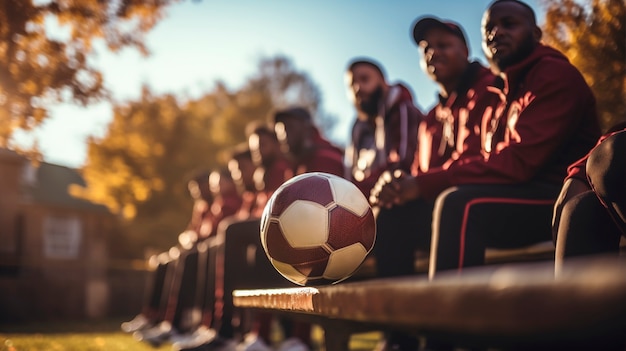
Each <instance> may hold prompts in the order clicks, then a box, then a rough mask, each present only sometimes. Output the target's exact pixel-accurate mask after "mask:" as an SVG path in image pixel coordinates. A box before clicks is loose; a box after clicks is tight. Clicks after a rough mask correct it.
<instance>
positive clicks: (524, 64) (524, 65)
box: [504, 43, 569, 85]
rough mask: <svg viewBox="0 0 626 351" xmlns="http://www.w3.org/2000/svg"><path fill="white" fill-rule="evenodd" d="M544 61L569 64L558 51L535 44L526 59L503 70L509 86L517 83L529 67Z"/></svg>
mask: <svg viewBox="0 0 626 351" xmlns="http://www.w3.org/2000/svg"><path fill="white" fill-rule="evenodd" d="M545 59H553V60H562V61H565V62H569V60H568V59H567V57H566V56H565V55H563V54H562V53H561V52H560V51H558V50H556V49H554V48H552V47H550V46H547V45H544V44H541V43H540V44H537V47H535V49H534V50H533V51H532V52H531V53H530V55H528V57H526V58H525V59H524V60H522V61H520V62H518V63H516V64H514V65H512V66H510V67H507V68H506V69H505V70H504V73H505V74H506V76H507V80H508V81H509V85H511V83H512V82H517V81H518V80H519V79H522V78H521V77H523V76H524V75H525V74H526V73H527V72H528V70H529V69H530V67H532V66H534V65H535V64H536V63H537V62H538V61H539V60H545Z"/></svg>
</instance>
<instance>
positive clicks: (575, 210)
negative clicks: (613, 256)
mask: <svg viewBox="0 0 626 351" xmlns="http://www.w3.org/2000/svg"><path fill="white" fill-rule="evenodd" d="M559 223H560V224H559V232H558V238H557V247H556V252H555V256H556V260H557V261H560V260H562V259H563V258H564V257H573V256H581V255H591V254H600V253H611V252H613V253H617V252H618V251H619V241H620V237H621V231H620V229H619V227H618V226H617V225H616V224H615V222H614V221H613V219H612V218H611V216H610V215H609V212H608V211H607V209H606V208H605V207H604V206H603V205H602V203H600V200H599V199H598V197H597V196H596V194H595V193H594V192H593V191H587V192H584V193H582V194H579V195H577V196H575V197H573V198H572V199H571V200H569V201H568V202H567V203H566V204H565V205H564V206H563V211H562V212H561V219H560V222H559Z"/></svg>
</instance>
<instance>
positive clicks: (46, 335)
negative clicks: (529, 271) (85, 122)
mask: <svg viewBox="0 0 626 351" xmlns="http://www.w3.org/2000/svg"><path fill="white" fill-rule="evenodd" d="M121 321H122V320H105V321H94V322H91V321H85V322H48V323H31V324H17V325H6V324H5V325H2V324H0V351H101V350H102V351H104V350H106V351H124V350H132V351H161V350H168V351H169V350H172V346H171V345H170V344H164V345H162V346H160V347H158V348H154V347H152V346H150V345H148V344H146V343H143V342H139V341H137V340H135V339H133V337H132V335H129V334H126V333H123V332H122V331H121V330H120V328H119V326H120V323H121ZM313 338H314V339H315V341H316V344H321V340H322V338H323V332H322V331H321V329H319V328H315V329H314V331H313ZM379 338H380V334H379V333H368V334H358V335H355V336H353V338H352V339H351V341H350V350H351V351H366V350H372V349H373V348H374V347H375V345H376V343H377V342H378V340H379ZM320 349H321V350H323V348H321V347H320ZM321 350H319V351H321Z"/></svg>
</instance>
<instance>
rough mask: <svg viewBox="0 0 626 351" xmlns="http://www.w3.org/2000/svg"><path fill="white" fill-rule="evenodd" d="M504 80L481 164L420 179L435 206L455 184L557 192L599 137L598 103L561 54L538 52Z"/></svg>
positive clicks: (486, 122) (485, 130) (489, 117)
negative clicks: (532, 186) (541, 186)
mask: <svg viewBox="0 0 626 351" xmlns="http://www.w3.org/2000/svg"><path fill="white" fill-rule="evenodd" d="M504 73H505V77H506V79H505V80H504V81H503V86H502V87H501V88H497V87H492V89H491V90H492V91H493V93H494V104H493V105H492V106H490V107H488V108H487V110H485V115H484V117H483V125H482V128H481V129H482V143H483V148H484V149H485V150H486V151H487V154H486V156H485V157H484V158H477V159H471V160H467V159H462V160H459V162H455V163H453V164H451V165H450V166H449V167H448V168H447V169H446V170H444V169H442V168H439V169H433V170H431V171H429V172H427V173H423V174H421V175H418V176H417V177H416V182H417V183H418V185H419V188H420V191H421V193H422V196H424V197H426V198H434V197H436V196H437V195H438V194H439V193H440V192H441V191H443V190H444V189H446V188H448V187H451V186H454V185H460V184H490V183H491V184H515V183H525V182H529V181H540V182H546V183H553V184H561V183H562V181H563V178H564V177H565V175H566V174H567V166H568V165H570V164H571V163H573V162H574V161H576V160H578V159H579V158H581V157H583V156H584V155H585V154H586V153H587V152H589V150H590V149H591V148H592V147H593V146H594V145H595V143H596V141H597V140H598V138H599V136H600V128H599V125H598V119H597V113H596V104H595V98H594V96H593V94H592V92H591V89H590V88H589V86H588V85H587V83H586V82H585V80H584V78H583V77H582V75H581V74H580V72H579V71H578V70H577V69H576V68H575V67H574V66H573V65H572V64H571V63H570V62H569V61H568V60H567V58H566V57H565V56H563V55H562V54H561V53H560V52H558V51H557V50H555V49H552V48H550V47H548V46H545V45H542V44H539V45H538V46H537V47H536V48H535V49H534V50H533V52H532V53H531V54H530V55H529V56H528V57H527V58H526V59H524V60H523V61H521V62H519V63H517V64H515V65H513V66H511V67H509V68H507V69H506V70H505V72H504Z"/></svg>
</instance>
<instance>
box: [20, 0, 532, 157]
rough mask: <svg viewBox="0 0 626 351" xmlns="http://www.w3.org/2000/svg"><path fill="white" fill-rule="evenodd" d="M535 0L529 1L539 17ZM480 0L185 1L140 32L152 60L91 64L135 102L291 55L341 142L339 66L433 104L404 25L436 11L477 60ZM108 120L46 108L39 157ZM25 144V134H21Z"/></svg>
mask: <svg viewBox="0 0 626 351" xmlns="http://www.w3.org/2000/svg"><path fill="white" fill-rule="evenodd" d="M539 1H540V0H528V1H527V2H528V4H529V5H531V6H532V7H533V8H534V9H535V10H536V11H537V14H538V17H539V19H540V22H541V21H542V18H543V13H542V12H543V11H542V8H541V7H540V6H539ZM489 2H490V1H485V0H471V1H468V0H441V1H426V0H412V1H409V0H403V1H400V0H389V1H382V0H380V1H374V0H316V1H303V0H291V1H287V0H265V1H259V0H232V1H226V0H222V1H218V0H202V1H191V0H186V1H183V2H182V3H179V4H176V5H174V6H172V7H170V8H169V9H168V11H167V14H166V17H165V18H164V19H163V20H162V21H161V22H160V23H159V24H157V26H156V27H155V28H154V29H153V30H152V31H151V32H149V33H148V34H147V36H146V43H147V46H148V48H149V50H150V51H151V56H149V57H147V58H146V57H142V56H141V55H140V54H139V53H138V52H136V51H134V50H130V49H125V50H123V51H121V52H120V53H117V54H111V53H108V52H106V51H105V50H100V51H99V54H98V56H97V57H95V58H93V63H94V65H96V66H97V67H99V68H101V69H102V71H103V72H104V75H105V82H106V85H107V87H108V88H109V89H110V90H111V92H112V94H113V97H114V98H115V99H116V100H118V101H125V100H129V99H135V98H138V97H139V95H140V88H141V86H142V84H148V85H150V86H151V88H152V89H153V91H155V92H156V93H166V92H167V93H174V94H176V95H180V96H189V97H197V96H200V95H201V94H202V93H203V92H207V91H209V90H211V89H212V88H213V87H214V86H215V82H216V81H217V80H221V81H223V82H225V84H226V85H227V86H228V87H229V88H232V89H237V88H239V87H240V86H241V85H242V84H243V83H244V82H245V81H246V79H247V78H248V77H249V76H250V75H252V74H254V73H255V71H256V68H257V63H258V61H259V58H261V57H267V56H274V55H277V54H281V55H285V56H287V57H289V58H290V59H291V60H292V61H293V63H294V65H295V66H296V68H297V69H299V70H302V71H305V72H307V73H308V74H309V76H310V77H311V78H312V80H313V81H314V82H315V83H316V84H317V85H318V87H319V88H320V90H321V92H322V108H323V110H324V111H326V112H327V113H330V114H333V115H335V116H337V117H340V119H341V121H342V123H341V124H339V125H338V127H337V129H336V130H335V131H334V133H333V135H331V136H330V137H331V138H332V139H333V140H334V141H336V142H338V143H342V142H343V143H345V140H346V139H347V137H348V130H349V126H350V124H351V122H352V121H353V118H354V108H353V106H352V105H351V103H350V101H349V99H348V96H347V86H346V84H345V81H344V70H345V67H346V64H347V63H348V62H349V61H350V60H351V59H352V58H354V57H356V56H367V57H371V58H374V59H376V60H378V61H379V62H380V63H382V65H383V66H384V68H385V70H386V72H387V75H388V78H389V80H390V81H391V82H398V81H401V82H403V83H405V84H406V85H408V87H409V88H410V89H411V90H412V91H413V93H414V97H415V99H416V103H417V105H418V106H420V107H421V108H422V109H423V110H427V109H429V108H430V107H431V106H432V105H433V104H434V102H435V95H436V91H437V86H436V85H434V84H433V83H432V82H431V81H430V80H429V79H428V77H427V76H426V75H425V74H424V73H423V72H422V70H421V68H420V65H419V60H420V56H419V54H418V51H417V47H416V46H415V44H414V43H413V41H412V39H411V36H410V30H411V25H412V23H413V22H414V21H415V19H416V18H418V17H420V16H423V15H435V16H438V17H440V18H445V19H451V20H454V21H456V22H458V23H459V24H461V25H462V26H463V27H464V29H465V31H466V33H467V36H468V40H469V45H470V56H471V57H472V58H474V59H478V60H480V61H482V62H485V60H484V56H483V54H482V50H481V47H480V40H481V37H480V19H481V17H482V13H483V11H484V10H485V8H486V7H487V5H488V4H489ZM111 118H112V112H111V106H110V105H109V104H108V103H100V104H96V105H91V106H89V107H87V108H81V107H77V106H73V105H61V106H56V107H54V108H52V110H51V118H49V120H47V121H46V122H45V123H44V125H43V126H42V127H41V128H39V129H38V130H37V131H36V135H37V137H38V138H39V146H40V148H41V150H42V151H43V154H44V158H45V161H47V162H51V163H57V164H62V165H66V166H70V167H80V166H81V165H82V164H83V163H84V161H85V153H86V147H85V140H86V138H87V137H88V136H90V135H93V136H96V137H97V136H101V135H103V134H104V132H105V131H106V128H107V125H108V123H109V121H110V120H111ZM20 140H24V142H25V143H27V142H28V140H29V138H23V137H20Z"/></svg>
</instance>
